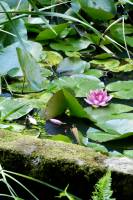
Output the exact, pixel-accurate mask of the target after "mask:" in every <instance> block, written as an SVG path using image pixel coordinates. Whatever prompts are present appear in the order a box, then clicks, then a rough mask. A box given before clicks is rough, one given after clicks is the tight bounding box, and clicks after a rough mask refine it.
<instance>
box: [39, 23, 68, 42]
mask: <svg viewBox="0 0 133 200" xmlns="http://www.w3.org/2000/svg"><path fill="white" fill-rule="evenodd" d="M67 27H68V24H67V23H66V24H59V25H54V26H52V28H53V29H54V30H55V32H56V33H55V32H54V31H52V30H51V29H49V28H46V29H45V30H44V31H41V32H40V33H39V35H38V36H37V38H36V40H37V41H42V40H49V39H54V38H56V37H58V36H59V35H60V34H61V33H62V32H63V31H64V29H65V28H67Z"/></svg>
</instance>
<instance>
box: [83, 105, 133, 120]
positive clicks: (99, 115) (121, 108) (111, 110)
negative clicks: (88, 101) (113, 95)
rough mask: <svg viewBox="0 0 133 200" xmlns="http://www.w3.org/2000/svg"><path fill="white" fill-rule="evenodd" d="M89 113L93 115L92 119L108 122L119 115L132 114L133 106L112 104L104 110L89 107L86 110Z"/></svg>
mask: <svg viewBox="0 0 133 200" xmlns="http://www.w3.org/2000/svg"><path fill="white" fill-rule="evenodd" d="M85 110H86V112H87V113H91V117H92V118H93V119H94V120H95V121H97V122H99V121H101V120H103V121H104V120H106V119H107V118H109V117H113V116H114V117H115V116H116V117H117V115H118V114H121V113H126V112H130V111H133V107H132V106H127V105H124V104H114V103H111V104H109V105H108V106H106V107H104V108H97V109H96V108H93V107H87V108H85Z"/></svg>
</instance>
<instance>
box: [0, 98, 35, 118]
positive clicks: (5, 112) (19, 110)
mask: <svg viewBox="0 0 133 200" xmlns="http://www.w3.org/2000/svg"><path fill="white" fill-rule="evenodd" d="M32 109H33V106H32V105H31V104H29V102H28V101H24V100H20V99H9V98H6V99H4V100H2V101H0V110H1V121H3V120H14V119H18V118H20V117H22V116H24V115H26V114H27V113H29V112H30V111H31V110H32Z"/></svg>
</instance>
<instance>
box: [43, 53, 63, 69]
mask: <svg viewBox="0 0 133 200" xmlns="http://www.w3.org/2000/svg"><path fill="white" fill-rule="evenodd" d="M43 54H44V55H43V57H44V58H43V57H42V60H41V62H42V63H43V64H44V65H45V66H50V67H52V66H55V65H58V64H59V63H60V62H61V61H62V60H63V57H62V56H61V54H59V53H57V52H56V51H43Z"/></svg>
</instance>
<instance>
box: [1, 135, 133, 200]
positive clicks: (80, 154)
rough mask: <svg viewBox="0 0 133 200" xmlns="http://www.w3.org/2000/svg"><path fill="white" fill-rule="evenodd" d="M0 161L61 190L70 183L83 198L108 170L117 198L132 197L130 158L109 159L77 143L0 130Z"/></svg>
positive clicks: (131, 165)
mask: <svg viewBox="0 0 133 200" xmlns="http://www.w3.org/2000/svg"><path fill="white" fill-rule="evenodd" d="M0 163H1V164H2V166H3V167H4V168H5V169H8V170H12V171H16V172H19V173H23V174H27V175H30V176H33V177H35V178H38V179H40V180H44V181H46V182H48V183H51V184H53V185H56V186H58V187H61V188H62V189H64V188H65V187H66V185H67V184H69V185H70V190H71V192H72V193H74V194H75V195H77V196H79V197H81V198H82V199H85V200H86V199H88V198H90V195H91V194H92V191H93V190H94V188H93V187H94V184H95V183H96V182H97V180H98V179H99V178H100V177H101V176H102V175H103V174H104V173H105V171H106V170H107V169H110V170H111V171H112V177H113V183H112V185H113V188H114V192H115V196H116V197H117V199H120V200H122V199H123V200H124V199H132V198H133V191H132V189H131V188H132V186H133V160H132V159H129V158H108V157H107V156H106V155H102V154H101V153H98V152H95V151H93V150H92V149H89V148H86V147H82V146H79V145H73V144H69V143H64V142H56V141H52V140H48V139H46V140H41V139H37V138H35V137H32V136H28V135H27V136H26V135H20V134H13V133H10V132H0ZM129 189H130V190H129ZM45 195H46V192H45ZM119 195H120V197H119ZM40 200H41V198H40ZM49 200H50V198H49Z"/></svg>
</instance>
